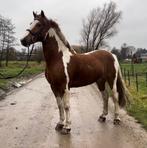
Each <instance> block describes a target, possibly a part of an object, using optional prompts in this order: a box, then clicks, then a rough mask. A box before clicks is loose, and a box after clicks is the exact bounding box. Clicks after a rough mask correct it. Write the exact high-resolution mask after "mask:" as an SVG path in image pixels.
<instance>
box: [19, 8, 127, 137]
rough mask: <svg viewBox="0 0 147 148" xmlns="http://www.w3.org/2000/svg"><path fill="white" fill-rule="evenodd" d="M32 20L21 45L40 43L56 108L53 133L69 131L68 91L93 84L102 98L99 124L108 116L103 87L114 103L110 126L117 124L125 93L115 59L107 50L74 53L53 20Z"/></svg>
mask: <svg viewBox="0 0 147 148" xmlns="http://www.w3.org/2000/svg"><path fill="white" fill-rule="evenodd" d="M33 16H34V21H33V22H32V23H31V25H30V28H29V29H27V30H26V34H25V36H24V37H23V38H22V39H21V40H20V41H21V44H22V45H23V46H26V47H28V46H30V45H31V44H34V43H36V42H42V46H43V53H44V57H45V62H46V68H45V77H46V79H47V81H48V82H49V84H50V86H51V89H52V91H53V93H54V95H55V98H56V101H57V105H58V108H59V117H60V120H59V122H58V123H57V125H56V127H55V129H56V130H57V131H59V132H61V133H62V134H69V133H70V131H71V119H70V88H72V87H81V86H86V85H89V84H92V83H94V82H96V83H97V86H98V89H99V90H100V92H101V95H102V98H103V112H102V114H101V115H100V116H99V121H100V122H105V120H106V115H107V114H108V98H109V94H108V90H107V89H106V85H105V84H108V85H109V88H110V89H111V91H112V98H113V102H114V121H113V122H114V124H119V123H120V122H121V120H120V117H119V109H120V107H124V106H125V104H126V95H125V94H126V93H125V84H124V82H123V79H122V75H121V71H120V66H119V63H118V60H117V58H116V56H115V55H113V54H112V53H110V52H108V51H106V50H96V51H93V52H88V53H83V54H82V53H81V54H80V53H76V52H75V51H74V49H73V48H72V47H71V46H70V44H69V42H68V41H67V40H66V38H65V36H64V35H63V33H62V31H61V29H60V28H59V25H58V24H57V23H56V22H55V21H54V20H52V19H48V18H47V17H46V16H45V14H44V12H43V11H42V10H41V13H40V14H36V13H35V12H33Z"/></svg>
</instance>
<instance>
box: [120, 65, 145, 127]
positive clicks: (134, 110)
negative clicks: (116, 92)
mask: <svg viewBox="0 0 147 148" xmlns="http://www.w3.org/2000/svg"><path fill="white" fill-rule="evenodd" d="M121 68H122V73H123V77H124V68H125V69H126V71H129V73H130V77H129V78H128V74H127V73H128V72H126V77H125V78H124V79H126V81H125V82H126V85H127V88H128V89H129V91H130V93H131V94H132V98H133V99H132V100H131V104H130V105H128V106H127V110H128V113H129V114H130V115H132V116H134V117H135V118H136V119H137V121H138V122H140V123H141V124H142V125H143V127H144V128H145V129H147V77H146V73H147V63H142V64H134V76H132V75H131V74H132V66H131V64H124V63H122V64H121ZM136 73H137V80H136ZM129 79H130V85H129ZM136 83H138V85H136ZM137 87H138V89H137Z"/></svg>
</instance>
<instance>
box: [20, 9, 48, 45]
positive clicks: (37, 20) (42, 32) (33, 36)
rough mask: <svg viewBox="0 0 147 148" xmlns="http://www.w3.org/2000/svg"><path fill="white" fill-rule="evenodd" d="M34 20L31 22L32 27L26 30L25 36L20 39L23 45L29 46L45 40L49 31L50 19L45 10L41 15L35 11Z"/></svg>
mask: <svg viewBox="0 0 147 148" xmlns="http://www.w3.org/2000/svg"><path fill="white" fill-rule="evenodd" d="M33 15H34V21H33V22H32V23H31V24H30V28H29V29H27V30H26V34H25V36H24V37H23V38H22V39H21V40H20V41H21V44H22V45H23V46H29V45H31V44H33V43H36V42H38V41H43V40H44V38H45V36H46V32H47V31H48V29H49V28H48V26H49V25H48V19H47V18H46V17H45V15H44V12H43V11H41V13H40V14H39V15H37V14H36V13H35V12H33Z"/></svg>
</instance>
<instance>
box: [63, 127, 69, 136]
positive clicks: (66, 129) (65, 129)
mask: <svg viewBox="0 0 147 148" xmlns="http://www.w3.org/2000/svg"><path fill="white" fill-rule="evenodd" d="M70 131H71V129H70V128H62V130H61V134H63V135H67V134H70Z"/></svg>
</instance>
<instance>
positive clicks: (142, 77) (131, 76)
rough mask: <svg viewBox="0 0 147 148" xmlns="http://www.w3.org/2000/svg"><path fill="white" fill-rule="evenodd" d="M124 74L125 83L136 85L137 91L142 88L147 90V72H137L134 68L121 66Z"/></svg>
mask: <svg viewBox="0 0 147 148" xmlns="http://www.w3.org/2000/svg"><path fill="white" fill-rule="evenodd" d="M121 72H122V76H123V78H124V81H125V83H126V84H127V85H128V87H129V86H131V85H135V87H136V90H137V92H138V91H139V90H141V89H146V92H147V72H135V70H134V69H133V71H132V68H131V69H130V70H128V69H127V68H123V67H121Z"/></svg>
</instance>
